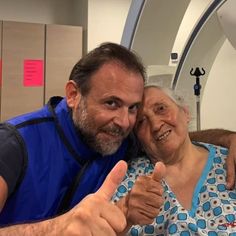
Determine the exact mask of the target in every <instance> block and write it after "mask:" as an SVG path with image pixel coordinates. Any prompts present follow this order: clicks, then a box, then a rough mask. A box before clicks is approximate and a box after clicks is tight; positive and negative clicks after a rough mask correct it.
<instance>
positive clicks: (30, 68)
mask: <svg viewBox="0 0 236 236" xmlns="http://www.w3.org/2000/svg"><path fill="white" fill-rule="evenodd" d="M43 74H44V68H43V60H24V86H25V87H35V86H43V84H44V83H43V81H44V80H43V77H44V76H43Z"/></svg>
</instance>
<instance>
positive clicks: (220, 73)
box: [201, 40, 236, 131]
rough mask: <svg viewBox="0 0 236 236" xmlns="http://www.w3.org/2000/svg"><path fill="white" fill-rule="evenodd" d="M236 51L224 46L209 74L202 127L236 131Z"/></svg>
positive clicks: (225, 44)
mask: <svg viewBox="0 0 236 236" xmlns="http://www.w3.org/2000/svg"><path fill="white" fill-rule="evenodd" d="M235 65H236V50H235V49H234V48H233V47H232V46H231V44H230V43H229V41H228V40H226V41H225V43H224V44H223V46H222V48H221V50H220V52H219V53H218V55H217V57H216V60H215V63H214V64H213V67H212V69H211V72H210V74H209V77H208V80H207V83H206V86H205V89H204V93H203V96H202V105H201V126H202V128H203V129H206V128H216V127H217V128H224V129H230V130H234V131H236V109H235V101H236V92H235V88H236V80H235V75H236V66H235Z"/></svg>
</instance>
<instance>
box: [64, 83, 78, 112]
mask: <svg viewBox="0 0 236 236" xmlns="http://www.w3.org/2000/svg"><path fill="white" fill-rule="evenodd" d="M80 98H81V94H80V92H79V89H78V87H77V85H76V82H75V81H73V80H69V81H68V82H67V83H66V101H67V105H68V107H70V108H74V107H75V106H76V104H78V103H79V101H80Z"/></svg>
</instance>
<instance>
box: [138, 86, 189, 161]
mask: <svg viewBox="0 0 236 236" xmlns="http://www.w3.org/2000/svg"><path fill="white" fill-rule="evenodd" d="M188 122H189V113H188V111H187V109H184V108H181V107H179V106H178V105H177V104H176V103H175V102H174V101H173V100H172V99H171V98H170V97H169V96H168V95H167V94H166V93H165V92H163V91H162V90H160V89H158V88H155V87H149V88H146V89H145V91H144V97H143V105H142V107H141V109H140V111H139V114H138V118H137V122H136V128H135V130H136V133H137V136H138V138H139V140H140V141H141V143H142V145H143V147H144V149H145V151H146V152H147V154H148V155H149V156H150V157H151V158H152V159H155V160H157V159H159V160H163V161H164V162H168V160H166V159H165V158H166V157H168V156H169V155H171V154H173V153H174V152H175V151H178V149H179V148H180V147H181V145H182V144H184V143H185V140H186V137H187V136H188ZM162 158H163V159H162ZM169 161H170V160H169Z"/></svg>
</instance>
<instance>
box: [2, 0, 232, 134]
mask: <svg viewBox="0 0 236 236" xmlns="http://www.w3.org/2000/svg"><path fill="white" fill-rule="evenodd" d="M235 11H236V1H235V0H175V1H173V0H45V1H38V0H21V1H18V0H9V1H5V0H0V45H1V46H0V119H1V121H4V120H5V119H8V118H9V117H11V116H13V115H18V114H21V113H25V112H28V111H32V110H34V109H36V108H39V107H41V106H42V105H43V104H45V103H46V102H47V99H48V97H49V96H52V95H62V96H63V95H64V87H63V86H64V84H65V83H66V81H67V79H68V76H69V72H70V70H71V68H72V66H73V64H75V63H76V62H77V60H78V59H79V58H80V57H81V56H82V55H83V54H85V53H86V52H88V51H90V50H91V49H93V48H95V47H96V46H98V45H99V44H100V43H102V42H107V41H110V42H115V43H120V44H122V45H124V46H126V47H128V48H130V49H132V50H135V51H136V52H137V53H138V54H139V55H140V56H141V57H142V59H143V62H144V64H145V66H146V68H147V75H148V80H149V81H151V82H156V83H158V84H160V85H163V86H168V87H172V88H173V89H175V90H176V91H177V92H179V93H180V94H182V95H184V98H185V99H186V101H187V102H188V105H189V107H190V110H191V114H192V122H191V124H190V130H197V129H207V128H223V129H230V130H234V131H236V107H235V105H234V103H235V101H236V78H235V77H236V50H235V48H236V17H235V14H234V12H235ZM36 36H37V38H36Z"/></svg>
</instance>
